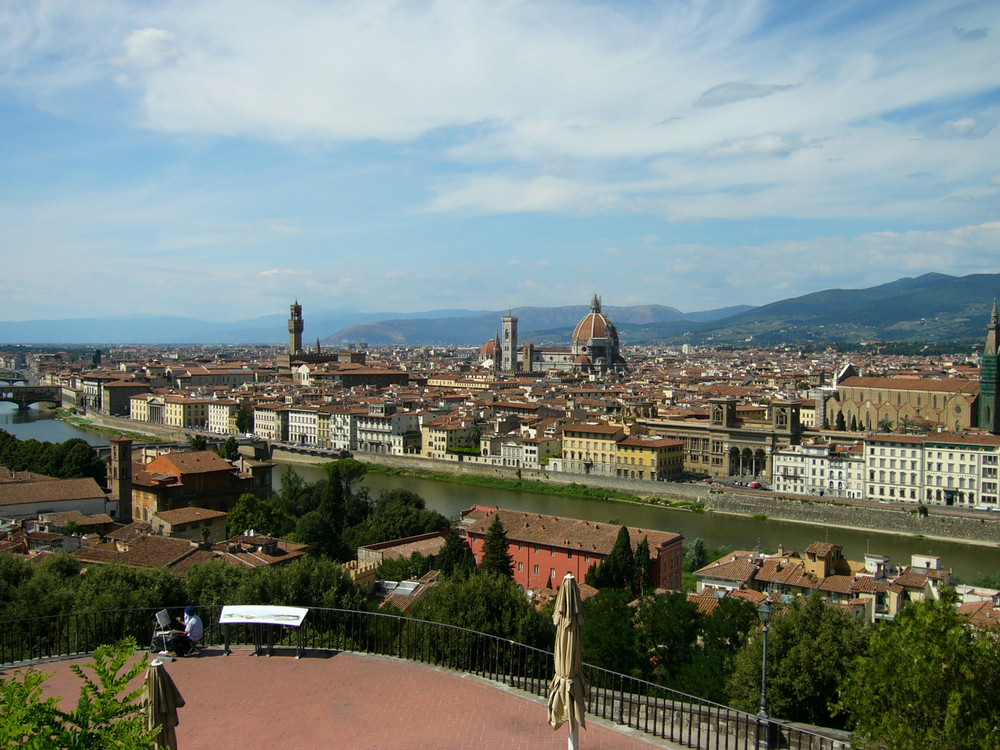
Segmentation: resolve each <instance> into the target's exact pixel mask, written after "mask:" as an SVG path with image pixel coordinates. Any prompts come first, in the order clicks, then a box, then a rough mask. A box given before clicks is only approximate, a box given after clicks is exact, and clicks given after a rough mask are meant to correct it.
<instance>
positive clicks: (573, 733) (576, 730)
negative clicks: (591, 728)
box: [566, 726, 580, 750]
mask: <svg viewBox="0 0 1000 750" xmlns="http://www.w3.org/2000/svg"><path fill="white" fill-rule="evenodd" d="M566 747H567V748H569V750H580V727H577V726H572V727H570V728H569V741H568V744H567V745H566Z"/></svg>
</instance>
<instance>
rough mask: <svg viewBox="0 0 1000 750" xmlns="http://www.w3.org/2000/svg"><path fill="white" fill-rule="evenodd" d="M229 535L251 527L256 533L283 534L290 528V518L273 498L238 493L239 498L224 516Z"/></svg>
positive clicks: (250, 493) (241, 532)
mask: <svg viewBox="0 0 1000 750" xmlns="http://www.w3.org/2000/svg"><path fill="white" fill-rule="evenodd" d="M226 525H227V526H228V527H229V534H230V536H235V535H237V534H243V533H245V532H247V531H249V530H250V529H253V530H254V531H255V532H257V533H258V534H269V535H271V536H283V535H284V534H287V533H288V532H289V531H290V530H291V527H292V525H291V519H289V518H288V516H286V515H285V513H284V512H283V510H282V507H281V504H280V503H279V502H278V501H277V500H275V499H274V498H268V499H266V500H263V499H261V498H259V497H257V496H256V495H254V494H253V493H252V492H246V493H244V494H242V495H240V499H239V500H238V501H237V502H236V505H234V506H233V509H232V510H231V511H229V516H228V517H227V518H226Z"/></svg>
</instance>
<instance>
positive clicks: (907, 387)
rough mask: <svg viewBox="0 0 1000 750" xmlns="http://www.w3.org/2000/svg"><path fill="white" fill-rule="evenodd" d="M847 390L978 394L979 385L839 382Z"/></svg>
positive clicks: (891, 380)
mask: <svg viewBox="0 0 1000 750" xmlns="http://www.w3.org/2000/svg"><path fill="white" fill-rule="evenodd" d="M840 386H842V387H848V388H887V389H892V390H897V391H938V392H939V393H979V383H978V382H976V381H975V380H965V379H962V378H941V379H938V378H863V377H851V378H847V379H846V380H842V381H840Z"/></svg>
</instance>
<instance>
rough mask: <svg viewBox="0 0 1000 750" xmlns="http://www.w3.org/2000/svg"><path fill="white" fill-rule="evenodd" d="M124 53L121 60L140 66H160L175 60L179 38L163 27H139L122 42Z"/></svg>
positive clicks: (123, 62) (124, 62) (127, 63)
mask: <svg viewBox="0 0 1000 750" xmlns="http://www.w3.org/2000/svg"><path fill="white" fill-rule="evenodd" d="M122 47H123V48H124V55H123V56H122V57H120V58H119V62H121V63H122V64H125V65H135V66H136V67H139V68H150V69H152V68H159V67H162V66H164V65H169V64H170V63H172V62H174V61H175V60H176V59H177V56H178V49H177V40H176V38H175V37H174V35H173V34H171V33H170V32H169V31H165V30H163V29H151V28H146V29H137V30H135V31H133V32H132V33H131V34H129V35H128V36H127V37H125V39H124V41H123V42H122Z"/></svg>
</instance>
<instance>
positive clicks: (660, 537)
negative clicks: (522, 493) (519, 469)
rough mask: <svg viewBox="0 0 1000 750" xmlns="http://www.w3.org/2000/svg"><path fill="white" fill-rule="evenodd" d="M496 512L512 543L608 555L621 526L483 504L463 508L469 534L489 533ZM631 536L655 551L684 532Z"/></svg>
mask: <svg viewBox="0 0 1000 750" xmlns="http://www.w3.org/2000/svg"><path fill="white" fill-rule="evenodd" d="M496 515H499V516H500V522H501V523H502V524H503V526H504V529H505V530H506V532H507V539H508V541H510V542H514V543H516V542H523V543H526V544H546V545H550V546H556V547H569V548H572V549H580V550H593V551H596V552H598V553H600V554H604V555H607V554H610V553H611V550H612V549H614V546H615V540H617V538H618V530H619V528H620V526H619V525H618V524H613V523H612V524H608V523H604V524H601V523H595V522H593V521H580V520H577V519H575V518H560V517H559V516H544V515H539V514H537V513H523V512H521V511H515V510H503V509H497V508H487V507H484V506H481V505H476V506H473V507H472V508H470V509H469V510H466V511H462V526H463V528H465V530H466V533H470V534H479V535H484V536H485V534H486V532H487V531H488V530H489V527H490V524H492V523H493V518H494V516H496ZM629 537H630V538H631V541H632V546H633V548H634V547H635V545H636V544H638V543H639V542H640V541H642V539H643V538H648V539H649V548H650V552H651V553H652V552H653V551H655V550H656V548H657V547H659V546H662V545H664V544H668V543H670V542H673V541H675V540H677V539H680V538H681V535H680V534H675V533H673V532H670V531H656V530H654V529H639V528H633V527H629Z"/></svg>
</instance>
